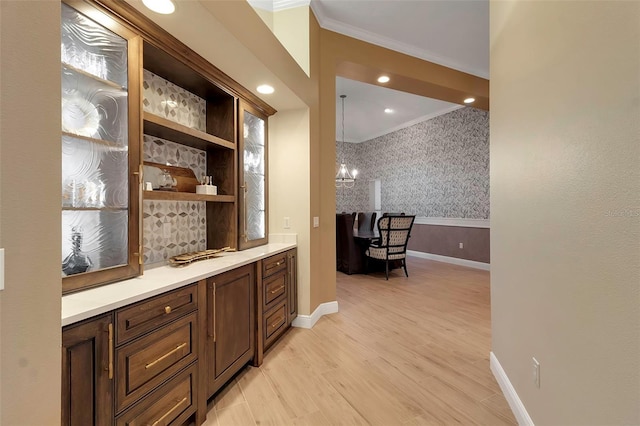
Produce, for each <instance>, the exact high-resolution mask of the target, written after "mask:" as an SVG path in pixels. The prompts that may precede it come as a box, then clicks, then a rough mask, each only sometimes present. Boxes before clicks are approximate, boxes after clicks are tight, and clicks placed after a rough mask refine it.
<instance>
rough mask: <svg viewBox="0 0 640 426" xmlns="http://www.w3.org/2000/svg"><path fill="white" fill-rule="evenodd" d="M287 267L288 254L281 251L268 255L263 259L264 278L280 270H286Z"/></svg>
mask: <svg viewBox="0 0 640 426" xmlns="http://www.w3.org/2000/svg"><path fill="white" fill-rule="evenodd" d="M286 268H287V254H286V253H280V254H276V255H274V256H271V257H268V258H266V259H264V260H263V261H262V278H266V277H268V276H269V275H273V274H275V273H276V272H278V271H284V270H285V269H286Z"/></svg>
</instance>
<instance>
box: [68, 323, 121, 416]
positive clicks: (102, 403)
mask: <svg viewBox="0 0 640 426" xmlns="http://www.w3.org/2000/svg"><path fill="white" fill-rule="evenodd" d="M110 328H111V333H110ZM110 337H111V338H113V326H112V316H111V315H104V316H101V317H98V318H96V319H94V320H91V321H90V322H86V323H83V324H80V325H75V326H71V327H68V328H65V329H64V330H63V332H62V424H63V425H69V426H74V425H77V426H84V425H92V424H93V425H98V426H100V425H109V424H111V422H112V421H113V380H111V379H110V378H109V375H110V366H109V361H110V357H109V346H110V345H109V338H110ZM111 368H113V366H111ZM111 371H113V370H112V369H111Z"/></svg>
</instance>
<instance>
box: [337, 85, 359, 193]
mask: <svg viewBox="0 0 640 426" xmlns="http://www.w3.org/2000/svg"><path fill="white" fill-rule="evenodd" d="M346 97H347V95H340V98H341V99H342V144H343V146H344V98H346ZM343 152H344V149H343ZM357 174H358V171H357V170H356V169H353V171H352V172H351V173H349V169H348V168H347V163H346V161H344V156H343V158H342V161H341V162H340V168H339V169H338V173H337V174H336V188H340V187H342V188H353V186H354V185H355V184H356V175H357Z"/></svg>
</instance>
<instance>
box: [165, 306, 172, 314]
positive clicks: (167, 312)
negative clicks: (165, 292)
mask: <svg viewBox="0 0 640 426" xmlns="http://www.w3.org/2000/svg"><path fill="white" fill-rule="evenodd" d="M164 313H165V314H170V313H171V306H165V307H164Z"/></svg>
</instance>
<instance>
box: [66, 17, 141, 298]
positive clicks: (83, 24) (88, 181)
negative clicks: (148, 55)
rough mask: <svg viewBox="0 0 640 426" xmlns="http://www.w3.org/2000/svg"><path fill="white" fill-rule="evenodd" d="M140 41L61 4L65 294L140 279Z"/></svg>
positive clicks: (124, 31)
mask: <svg viewBox="0 0 640 426" xmlns="http://www.w3.org/2000/svg"><path fill="white" fill-rule="evenodd" d="M81 7H83V8H85V7H87V6H86V5H83V6H81ZM91 16H94V15H91ZM115 29H118V28H117V27H116V28H115ZM134 39H135V36H134V35H132V34H128V32H127V31H126V30H124V29H123V33H122V34H116V33H115V32H113V31H111V30H110V29H107V28H105V27H103V26H102V25H100V24H99V23H97V22H95V21H94V20H92V19H90V18H88V17H87V16H86V15H84V14H83V13H81V12H80V11H78V10H76V9H73V8H72V7H70V6H68V5H66V4H62V19H61V41H62V43H61V77H62V93H61V102H62V105H61V129H62V276H63V278H64V279H63V293H64V292H69V291H75V290H78V289H81V288H84V287H89V286H95V285H98V284H102V283H106V282H110V281H115V280H117V279H122V278H127V277H130V276H134V275H138V274H139V273H140V267H139V265H138V263H139V262H138V261H137V260H136V259H134V258H133V257H134V256H132V255H133V254H134V252H138V253H139V250H138V242H139V239H138V237H137V228H138V225H136V224H135V223H136V222H137V218H134V217H133V216H132V215H134V214H135V213H137V212H138V210H139V208H138V207H137V206H136V205H133V206H132V200H133V203H137V198H138V195H139V192H138V191H139V188H138V187H137V186H136V185H130V183H129V182H130V180H129V179H130V176H131V173H130V171H131V169H132V168H133V169H137V166H136V164H139V147H138V145H139V136H138V135H136V134H135V132H133V131H132V130H131V129H130V126H129V123H130V121H131V117H132V114H139V111H136V107H135V105H136V104H135V103H134V101H133V99H132V94H133V97H134V98H135V99H136V102H137V100H138V99H139V89H137V90H133V91H132V90H130V87H136V85H137V84H138V83H139V81H138V80H139V79H136V78H135V74H134V73H132V72H130V70H131V69H136V68H137V66H138V64H137V63H131V62H132V61H131V59H132V58H134V59H133V62H136V61H137V59H135V55H133V54H134V53H136V52H135V51H136V46H137V45H139V42H138V41H136V40H134ZM138 49H139V48H138ZM131 75H133V76H134V81H132V79H131ZM131 105H134V107H133V108H131ZM138 109H139V107H138ZM134 117H135V116H134ZM130 132H131V134H130ZM130 218H131V219H134V220H131V221H130ZM132 223H133V224H134V226H133V227H134V228H136V229H130V227H131V224H132Z"/></svg>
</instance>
